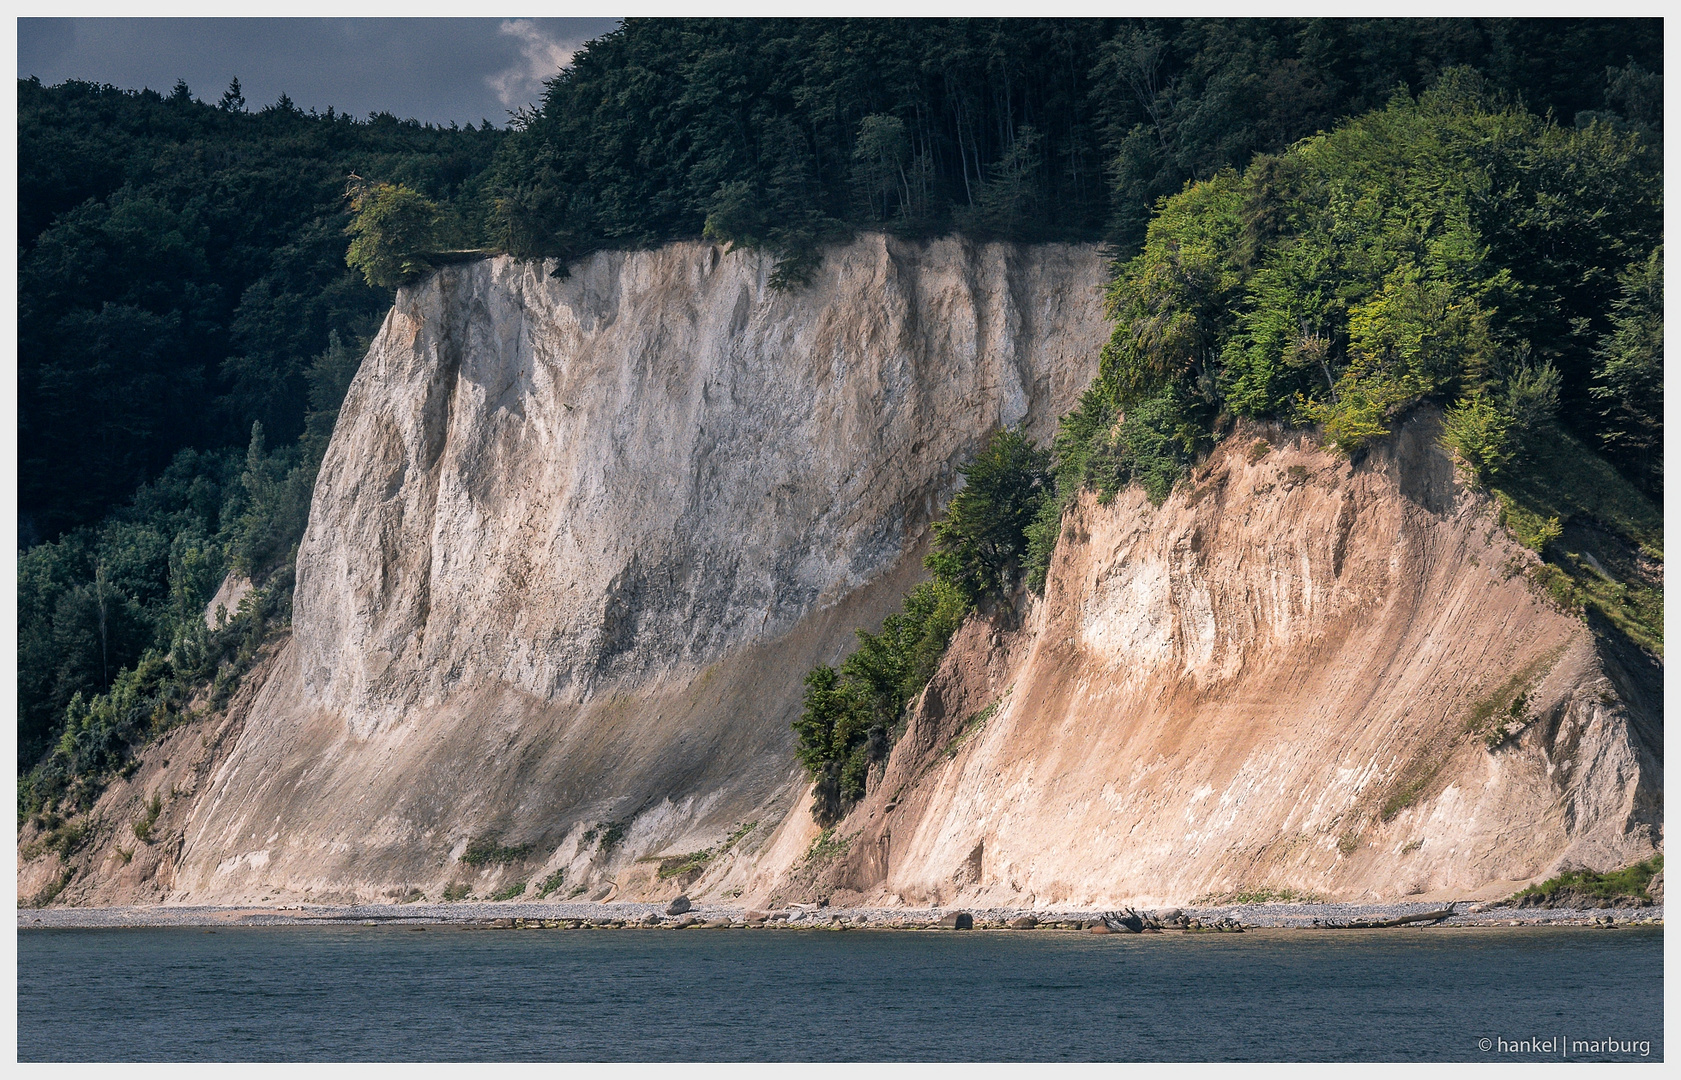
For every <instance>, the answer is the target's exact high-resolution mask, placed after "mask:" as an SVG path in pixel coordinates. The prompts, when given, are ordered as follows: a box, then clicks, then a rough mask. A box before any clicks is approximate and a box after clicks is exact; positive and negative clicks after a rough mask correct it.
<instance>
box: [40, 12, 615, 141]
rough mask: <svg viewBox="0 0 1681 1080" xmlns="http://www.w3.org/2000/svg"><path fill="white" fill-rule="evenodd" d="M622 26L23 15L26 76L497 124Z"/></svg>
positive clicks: (251, 104)
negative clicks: (232, 85)
mask: <svg viewBox="0 0 1681 1080" xmlns="http://www.w3.org/2000/svg"><path fill="white" fill-rule="evenodd" d="M618 22H619V20H618V19H19V20H17V31H18V38H17V40H18V77H19V78H28V77H29V76H31V75H34V76H37V77H39V78H40V80H41V81H42V82H44V83H48V84H53V83H60V82H63V81H64V80H66V79H85V80H87V81H89V82H98V83H111V84H113V85H115V86H120V87H123V88H124V89H130V90H138V89H140V88H142V87H150V88H151V89H153V90H157V91H158V92H160V93H165V94H167V93H168V92H169V91H170V88H171V87H173V86H174V85H175V81H176V80H177V79H184V80H186V83H187V85H188V87H190V88H191V89H192V92H193V96H194V97H196V98H200V99H201V100H204V101H208V102H212V103H214V102H216V101H219V100H221V97H222V93H223V91H225V90H226V89H227V87H228V83H229V82H230V81H232V80H233V79H234V78H236V77H237V78H238V79H239V82H240V87H241V89H242V90H243V92H244V95H245V102H246V107H247V108H248V109H252V110H256V109H259V108H261V107H263V106H264V105H271V104H273V103H274V102H275V101H276V100H278V99H279V97H280V95H281V94H282V93H285V94H287V95H288V96H290V97H291V99H292V101H293V102H295V103H296V104H297V106H298V107H299V108H301V109H304V110H305V111H307V110H309V109H312V108H313V109H316V110H318V111H322V112H325V111H326V109H327V108H328V106H331V107H333V108H335V109H337V110H338V111H340V112H349V113H351V114H353V115H356V116H366V115H368V114H369V113H372V112H382V111H383V112H390V113H393V114H395V115H396V116H398V117H400V118H403V119H407V118H411V117H412V118H414V119H416V120H421V121H424V122H429V123H434V124H449V123H451V122H454V123H459V124H478V123H480V122H481V121H483V120H489V121H490V122H491V123H493V124H495V125H496V126H497V127H501V126H503V125H504V124H506V123H507V120H508V113H509V112H510V111H512V110H515V109H518V108H520V107H521V106H525V105H529V104H532V103H534V102H535V101H537V99H538V98H539V97H541V95H542V93H543V80H544V79H547V78H549V77H550V76H552V75H553V74H554V73H555V72H557V71H559V70H560V68H561V67H562V66H564V65H565V64H566V63H567V62H568V61H569V60H570V59H571V57H572V53H573V52H574V51H576V50H577V49H578V47H579V46H580V45H582V44H583V43H584V42H585V41H588V40H589V39H590V38H594V37H599V36H600V35H602V34H605V33H607V32H608V31H610V30H612V29H613V28H614V27H615V26H617V25H618Z"/></svg>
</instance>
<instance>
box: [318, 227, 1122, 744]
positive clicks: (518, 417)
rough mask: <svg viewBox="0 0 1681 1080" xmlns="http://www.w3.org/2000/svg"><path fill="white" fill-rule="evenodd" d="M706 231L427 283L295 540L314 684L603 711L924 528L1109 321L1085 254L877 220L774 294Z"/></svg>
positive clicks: (360, 692)
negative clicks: (908, 237) (998, 430)
mask: <svg viewBox="0 0 1681 1080" xmlns="http://www.w3.org/2000/svg"><path fill="white" fill-rule="evenodd" d="M765 269H766V264H765V260H763V259H761V258H758V257H750V256H747V255H743V254H738V255H732V256H724V255H723V254H722V253H721V252H720V251H719V249H718V248H716V247H713V246H711V245H675V246H672V247H667V248H664V249H661V250H660V251H657V252H649V253H643V254H637V255H628V256H627V255H602V256H598V257H596V258H594V259H591V260H589V261H588V262H586V263H585V264H584V265H582V266H581V267H579V268H578V269H577V271H576V272H575V273H574V274H573V275H571V276H570V277H568V278H565V279H561V278H557V277H555V276H553V275H551V274H548V273H545V272H544V270H543V268H542V267H540V266H537V265H533V264H524V263H517V262H514V261H512V260H510V259H498V260H494V261H490V262H485V263H480V264H477V265H475V266H471V267H466V268H461V269H446V270H444V271H443V272H441V273H439V274H437V275H436V276H434V277H433V278H432V279H431V280H430V281H429V282H428V283H427V285H425V286H424V287H422V288H419V289H416V290H414V291H412V292H407V293H405V294H404V297H403V299H402V301H401V302H400V303H399V305H398V307H397V308H396V310H394V311H393V312H392V313H391V315H390V317H389V319H388V320H387V322H386V325H385V328H384V330H383V332H382V333H381V335H380V339H379V341H378V343H377V344H376V345H375V346H374V349H373V351H372V353H371V354H370V355H369V357H368V360H367V362H366V363H365V364H364V366H363V369H362V371H361V374H360V375H359V377H358V378H357V380H356V382H355V384H354V385H353V386H352V388H351V390H350V394H349V398H348V400H347V401H346V402H345V406H344V412H343V419H341V421H340V423H339V426H338V428H337V430H336V431H335V433H334V438H333V442H332V447H331V449H330V450H329V452H328V455H327V458H326V461H325V462H324V464H323V466H322V470H321V476H320V480H319V481H318V484H317V493H316V497H315V501H314V503H313V505H312V508H311V517H310V529H309V533H308V535H307V536H306V538H305V540H304V543H303V548H302V551H301V552H300V555H299V558H298V589H297V602H296V607H297V616H296V627H297V629H296V638H297V649H298V663H299V666H300V667H301V669H302V681H303V692H304V695H305V698H306V700H307V701H308V702H309V703H310V704H311V705H313V706H316V707H319V708H325V709H332V710H335V711H337V712H339V713H341V714H342V715H343V717H344V718H345V721H346V723H347V724H348V725H349V727H350V729H351V731H352V732H353V733H354V734H356V735H358V736H367V735H370V734H373V733H375V732H378V731H380V730H383V729H386V728H389V727H390V726H391V725H393V724H396V723H400V722H401V721H402V720H403V719H404V718H405V717H408V716H410V715H411V714H412V712H413V711H414V710H415V709H417V708H422V709H424V708H432V707H435V706H437V705H439V704H440V703H442V702H444V701H447V700H450V699H452V698H455V697H458V696H460V695H461V694H462V693H464V692H465V693H476V692H478V691H480V690H482V689H483V688H485V687H487V686H496V687H501V688H506V689H508V690H514V691H519V692H521V693H523V694H525V695H528V696H529V697H530V698H531V699H533V700H536V701H541V702H545V703H555V704H581V703H587V702H588V701H590V700H591V699H592V698H596V697H599V696H601V695H603V694H610V693H621V692H630V691H634V690H636V689H638V688H642V687H646V686H649V685H653V684H659V683H664V682H669V681H673V680H676V681H681V682H686V681H689V680H692V679H693V678H694V677H695V676H696V675H697V674H698V672H699V671H700V670H701V669H703V668H704V667H705V666H706V665H708V664H710V663H713V662H715V661H718V660H721V659H724V658H725V657H728V656H731V655H734V654H735V653H737V652H739V651H741V650H742V649H745V648H749V647H752V646H756V645H762V644H765V643H768V642H772V641H776V640H778V639H780V638H782V637H784V636H786V635H787V634H788V633H789V632H790V631H792V630H793V629H794V628H795V627H796V626H797V625H798V624H799V623H800V622H801V621H802V620H803V619H805V618H806V617H807V616H809V615H810V614H812V613H813V612H815V611H818V610H821V609H823V608H826V607H829V606H832V605H833V604H835V603H836V602H837V601H840V600H842V599H843V598H845V597H847V596H849V595H851V594H853V593H855V592H856V591H858V590H859V589H861V588H863V587H865V586H867V585H869V584H870V583H872V582H874V581H875V580H877V579H878V578H880V577H881V576H882V575H883V574H884V573H887V572H888V571H890V570H891V569H892V568H893V567H895V566H896V565H897V564H898V563H899V562H900V561H901V560H902V559H903V558H904V556H905V555H906V553H907V552H908V551H909V550H910V549H911V548H912V547H913V546H914V544H915V542H916V539H917V537H918V535H919V533H920V531H921V529H922V528H923V526H924V525H925V524H926V523H927V521H928V520H929V519H930V518H931V517H932V516H933V515H934V514H935V513H937V512H938V506H939V502H940V500H941V499H942V498H943V497H944V496H946V495H948V494H949V492H950V491H951V489H952V486H953V483H954V480H955V478H956V472H955V470H956V468H957V466H958V465H960V464H962V462H963V461H964V460H965V458H966V457H967V456H968V455H970V454H971V453H973V451H974V449H975V447H976V445H977V443H978V441H979V440H981V439H983V438H984V437H985V435H986V434H987V432H988V431H989V430H990V429H992V428H994V427H998V426H1000V425H1005V426H1009V425H1015V424H1018V423H1021V422H1023V421H1030V422H1031V424H1032V425H1033V427H1034V428H1036V430H1037V432H1038V433H1039V434H1041V435H1043V434H1044V433H1045V432H1046V431H1048V430H1049V429H1050V426H1051V425H1052V424H1053V423H1054V421H1055V418H1056V415H1057V411H1058V410H1059V409H1064V408H1067V407H1068V405H1069V404H1070V403H1071V401H1072V399H1073V396H1074V395H1075V394H1077V393H1078V392H1079V391H1080V390H1081V389H1083V388H1084V385H1085V383H1087V382H1088V381H1089V380H1090V378H1091V376H1092V374H1093V368H1094V365H1095V357H1096V350H1097V346H1098V345H1099V343H1100V341H1101V337H1102V325H1101V319H1100V316H1099V312H1098V295H1097V292H1096V289H1097V286H1098V284H1099V280H1100V279H1099V261H1098V259H1097V257H1096V255H1095V254H1094V253H1093V252H1092V251H1091V250H1089V249H1076V248H1037V249H1032V250H1031V251H1021V250H1016V249H1011V248H1005V247H1002V246H994V247H986V248H980V249H974V248H970V247H968V246H966V245H962V244H959V243H955V242H949V241H948V242H943V243H939V244H935V245H933V246H932V247H929V248H926V249H923V248H901V247H900V246H899V245H897V244H893V243H890V242H887V241H884V240H883V239H882V238H879V237H878V238H875V239H872V240H866V241H862V242H860V243H858V244H855V245H853V246H851V247H849V248H847V249H845V250H843V251H840V252H838V253H835V254H833V255H832V256H831V257H830V258H829V259H828V260H827V261H826V262H825V264H824V268H823V270H822V272H821V274H820V276H819V279H818V280H817V281H816V282H815V283H814V284H813V285H812V287H811V288H809V289H804V290H800V291H798V292H795V293H790V294H778V293H776V292H773V291H771V290H770V289H768V288H767V287H766V285H765V281H764V272H765Z"/></svg>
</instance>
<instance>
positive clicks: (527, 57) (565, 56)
mask: <svg viewBox="0 0 1681 1080" xmlns="http://www.w3.org/2000/svg"><path fill="white" fill-rule="evenodd" d="M501 31H502V33H503V34H505V35H507V36H508V37H511V38H514V39H516V40H517V41H518V42H519V51H520V59H519V62H518V63H516V64H514V65H513V66H511V67H508V68H505V69H504V70H502V71H499V72H497V73H496V74H494V75H487V76H485V80H484V81H485V84H486V85H487V86H489V87H490V88H491V89H492V90H494V91H495V92H496V96H497V98H499V99H500V100H501V102H502V104H503V105H504V106H506V107H508V108H510V109H517V108H520V107H521V106H524V105H529V104H531V103H532V102H534V101H536V100H537V98H538V97H540V96H541V95H542V93H543V82H544V80H546V79H550V78H553V77H554V75H555V73H556V72H558V71H559V70H560V69H561V68H563V67H565V66H566V65H567V64H570V63H571V62H572V56H573V54H574V53H576V52H577V51H578V50H577V47H576V46H575V45H572V44H569V43H564V42H560V41H557V40H555V39H554V38H552V37H550V36H549V35H548V34H546V33H544V32H543V30H542V28H541V27H539V26H538V25H537V24H536V23H535V22H533V21H532V20H530V19H503V20H502V25H501Z"/></svg>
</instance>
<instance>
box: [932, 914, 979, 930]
mask: <svg viewBox="0 0 1681 1080" xmlns="http://www.w3.org/2000/svg"><path fill="white" fill-rule="evenodd" d="M940 925H941V926H943V927H945V928H946V929H947V930H973V929H974V928H975V917H974V916H973V915H971V914H969V913H968V912H967V911H954V912H952V913H951V914H950V915H947V916H946V917H945V918H943V919H941V920H940Z"/></svg>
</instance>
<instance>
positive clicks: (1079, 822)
mask: <svg viewBox="0 0 1681 1080" xmlns="http://www.w3.org/2000/svg"><path fill="white" fill-rule="evenodd" d="M1439 431H1440V428H1439V422H1438V419H1437V417H1436V416H1434V415H1433V414H1431V413H1429V412H1428V411H1425V412H1422V413H1421V414H1419V415H1417V416H1415V417H1414V418H1413V419H1412V420H1411V421H1409V422H1408V423H1407V425H1406V426H1405V427H1404V428H1403V429H1402V430H1401V431H1399V432H1398V433H1397V435H1396V436H1395V437H1394V438H1393V439H1391V440H1388V441H1386V443H1385V444H1384V445H1381V446H1379V447H1378V448H1376V449H1375V450H1374V451H1373V452H1372V453H1370V454H1369V455H1367V456H1366V457H1365V458H1364V460H1362V461H1361V462H1360V463H1358V464H1350V463H1349V461H1348V460H1347V459H1344V458H1341V457H1338V456H1336V455H1334V454H1332V453H1329V452H1327V451H1326V450H1324V449H1321V448H1319V447H1317V446H1316V445H1314V444H1313V442H1312V441H1311V440H1310V439H1308V438H1305V437H1303V436H1300V435H1291V434H1286V433H1282V432H1279V431H1276V430H1267V429H1246V430H1244V431H1241V432H1240V433H1238V434H1237V435H1234V436H1232V437H1230V438H1228V439H1227V440H1226V441H1225V442H1224V443H1223V444H1222V446H1221V447H1220V448H1219V449H1218V450H1217V451H1216V452H1215V454H1214V455H1213V457H1212V458H1211V459H1210V460H1209V461H1208V462H1207V463H1205V465H1204V466H1203V467H1202V468H1200V469H1199V470H1198V472H1197V473H1196V474H1195V475H1194V476H1193V477H1192V478H1191V479H1190V480H1189V481H1188V482H1186V483H1183V484H1182V485H1181V486H1180V487H1179V488H1178V489H1177V490H1176V491H1175V493H1174V494H1173V495H1172V497H1170V498H1169V499H1168V500H1167V501H1166V503H1165V504H1164V505H1162V506H1161V507H1160V508H1156V507H1152V506H1151V505H1150V504H1149V503H1148V502H1147V501H1146V500H1145V499H1144V497H1143V495H1142V494H1141V493H1140V492H1139V491H1138V490H1137V489H1133V490H1130V491H1127V492H1123V493H1122V494H1121V495H1120V496H1118V497H1117V498H1116V499H1115V500H1114V501H1113V503H1111V504H1110V505H1107V506H1104V505H1100V504H1099V503H1098V502H1097V501H1096V500H1095V499H1093V498H1091V497H1086V498H1083V499H1082V500H1081V501H1080V503H1079V504H1078V505H1077V506H1076V507H1075V508H1074V509H1073V510H1072V511H1071V512H1070V514H1069V516H1068V517H1067V518H1066V520H1065V523H1064V533H1063V538H1062V543H1061V544H1060V546H1059V549H1058V551H1057V555H1056V558H1055V561H1054V563H1053V565H1052V568H1051V573H1050V579H1049V582H1048V585H1047V589H1046V594H1045V597H1044V599H1043V600H1041V601H1036V602H1034V603H1033V604H1032V605H1031V608H1030V611H1029V613H1028V615H1027V618H1026V622H1025V625H1023V626H1022V627H1020V628H1019V629H1016V630H1013V631H1011V630H1001V629H999V628H997V626H996V625H995V624H991V623H987V622H983V621H980V620H974V621H971V622H970V623H969V624H968V625H967V626H966V627H965V628H964V631H963V632H962V634H961V635H960V636H959V638H958V639H957V641H956V642H955V643H954V646H953V648H952V649H951V650H950V652H949V653H948V654H947V656H946V658H945V661H944V663H943V664H942V667H941V669H940V671H939V673H938V674H937V675H936V676H935V678H934V680H933V682H932V683H931V684H930V687H929V689H928V690H927V692H926V693H925V695H924V697H923V699H922V700H921V701H920V702H919V703H918V704H917V707H916V709H915V711H914V713H913V716H912V718H911V721H910V724H909V728H908V730H907V732H906V734H905V736H904V738H903V739H901V740H900V742H899V743H898V744H897V746H896V747H895V750H894V753H893V755H892V757H891V759H890V760H889V762H888V764H887V767H886V769H885V772H884V774H883V775H882V776H881V777H880V778H879V779H878V780H877V782H876V783H875V784H874V786H873V787H872V789H871V791H870V793H869V795H868V796H867V797H866V799H865V800H864V801H863V802H862V803H861V804H860V805H859V806H858V807H857V808H856V809H855V810H854V811H853V812H852V813H851V814H850V815H849V816H848V817H847V819H846V820H844V821H843V822H841V823H840V824H839V825H838V826H837V828H836V830H835V834H834V836H833V837H831V839H830V842H829V843H828V844H825V845H824V848H825V849H827V850H830V851H833V850H835V849H837V848H840V849H844V854H842V855H839V856H837V857H834V858H832V859H831V860H829V861H827V862H824V861H821V860H814V859H808V858H806V857H805V853H806V850H807V848H808V846H809V845H810V839H811V836H812V835H814V833H815V827H814V826H813V825H811V823H810V822H809V821H808V820H790V822H789V823H788V824H787V825H786V826H784V828H783V830H782V835H779V836H778V837H777V838H776V842H775V843H774V844H773V845H771V847H772V850H773V852H774V854H772V855H770V856H769V857H767V858H764V859H761V860H760V862H759V863H758V864H756V865H746V864H743V865H741V866H739V867H734V868H731V870H730V871H729V872H728V873H725V872H724V871H723V870H722V869H720V871H719V872H718V875H717V880H718V882H719V887H724V888H728V887H742V888H744V889H746V890H747V891H748V892H749V893H750V894H751V895H752V896H753V897H754V898H756V899H757V898H759V897H770V896H784V897H788V898H791V899H803V898H806V897H808V896H813V895H833V896H835V897H837V898H839V899H838V900H837V902H845V903H854V902H872V901H873V902H876V903H899V902H909V903H917V904H921V903H929V902H932V903H943V904H954V903H969V904H988V903H998V904H1002V903H1023V902H1027V903H1038V904H1075V905H1081V906H1084V905H1101V906H1113V905H1117V904H1120V903H1140V904H1159V903H1181V904H1182V903H1187V902H1191V901H1194V900H1198V899H1207V898H1212V897H1227V898H1229V897H1231V896H1233V895H1236V894H1245V893H1247V894H1250V895H1258V894H1259V895H1266V894H1271V895H1274V896H1278V895H1296V896H1320V897H1324V898H1327V899H1345V900H1354V899H1366V900H1371V899H1383V900H1389V899H1395V898H1400V897H1405V896H1409V895H1412V896H1427V897H1431V898H1443V899H1446V898H1457V897H1489V896H1504V895H1508V894H1509V893H1510V892H1512V891H1514V890H1515V889H1516V888H1518V887H1521V886H1522V885H1523V884H1524V883H1525V882H1526V881H1528V880H1531V879H1533V878H1536V877H1538V876H1544V875H1548V874H1551V873H1555V872H1557V870H1558V869H1559V868H1560V867H1562V866H1577V867H1580V866H1587V867H1592V868H1595V869H1608V868H1611V867H1616V866H1622V865H1626V864H1627V863H1629V862H1632V861H1635V860H1638V859H1641V858H1645V857H1647V856H1649V855H1650V854H1651V853H1652V852H1653V850H1654V849H1655V848H1656V847H1657V846H1658V845H1661V834H1662V802H1661V799H1662V794H1661V788H1662V746H1663V742H1662V740H1663V735H1662V673H1661V670H1659V668H1658V667H1657V665H1656V664H1654V663H1653V662H1652V661H1651V660H1650V659H1649V658H1647V657H1646V656H1644V654H1641V653H1639V652H1638V651H1637V650H1634V649H1632V648H1619V647H1618V646H1616V644H1615V643H1614V642H1612V641H1609V640H1596V638H1595V636H1594V634H1593V633H1591V632H1590V630H1589V628H1588V627H1587V626H1586V625H1584V624H1583V623H1582V621H1581V620H1580V619H1579V618H1577V617H1575V616H1572V615H1568V614H1565V613H1563V612H1560V611H1558V610H1556V609H1555V608H1554V607H1553V606H1552V605H1551V604H1550V603H1549V602H1548V601H1547V600H1545V599H1544V598H1543V597H1542V596H1541V595H1540V594H1539V592H1538V590H1537V589H1535V588H1534V587H1532V586H1531V584H1530V581H1529V579H1528V578H1527V577H1526V576H1525V571H1526V570H1528V569H1529V568H1530V567H1532V566H1533V565H1535V564H1536V563H1537V561H1538V560H1536V559H1535V557H1534V556H1533V555H1532V554H1530V553H1529V552H1527V551H1525V550H1523V549H1522V548H1520V547H1518V546H1517V545H1516V544H1514V543H1512V542H1511V540H1510V539H1509V538H1508V537H1507V535H1506V534H1505V531H1504V530H1503V529H1502V528H1500V527H1499V526H1498V525H1497V524H1496V523H1495V512H1496V508H1495V506H1494V505H1493V504H1492V503H1491V502H1490V501H1489V500H1488V499H1487V498H1486V497H1482V496H1479V495H1476V494H1473V493H1471V492H1468V491H1467V490H1465V489H1464V488H1462V487H1461V486H1460V485H1459V484H1458V483H1457V482H1456V479H1455V475H1454V471H1453V468H1452V465H1451V463H1450V462H1449V460H1448V459H1447V457H1446V455H1445V454H1444V453H1443V451H1442V450H1441V448H1440V445H1439V441H1438V440H1439ZM1273 443H1277V444H1278V445H1277V446H1276V447H1274V446H1273Z"/></svg>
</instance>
